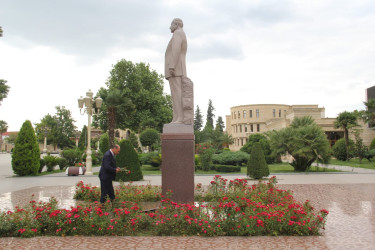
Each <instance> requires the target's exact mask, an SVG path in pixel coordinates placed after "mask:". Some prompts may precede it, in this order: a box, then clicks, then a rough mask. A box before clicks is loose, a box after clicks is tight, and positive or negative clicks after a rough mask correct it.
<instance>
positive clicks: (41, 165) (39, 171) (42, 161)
mask: <svg viewBox="0 0 375 250" xmlns="http://www.w3.org/2000/svg"><path fill="white" fill-rule="evenodd" d="M45 165H46V162H45V161H44V159H43V158H41V159H40V167H39V170H38V173H41V172H42V171H43V168H44V166H45Z"/></svg>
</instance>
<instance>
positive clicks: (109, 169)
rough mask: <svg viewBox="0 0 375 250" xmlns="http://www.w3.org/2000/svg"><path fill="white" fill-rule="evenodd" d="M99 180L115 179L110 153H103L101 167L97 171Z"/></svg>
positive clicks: (113, 160) (114, 169)
mask: <svg viewBox="0 0 375 250" xmlns="http://www.w3.org/2000/svg"><path fill="white" fill-rule="evenodd" d="M99 178H100V179H101V180H104V181H112V180H114V179H115V178H116V162H115V157H114V156H113V155H112V152H111V151H110V150H108V151H107V152H105V154H104V156H103V160H102V166H101V168H100V171H99Z"/></svg>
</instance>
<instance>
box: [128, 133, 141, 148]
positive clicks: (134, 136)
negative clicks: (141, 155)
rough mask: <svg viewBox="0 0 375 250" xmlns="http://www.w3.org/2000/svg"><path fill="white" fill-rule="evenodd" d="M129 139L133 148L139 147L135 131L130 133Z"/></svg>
mask: <svg viewBox="0 0 375 250" xmlns="http://www.w3.org/2000/svg"><path fill="white" fill-rule="evenodd" d="M129 140H130V142H131V143H132V144H133V147H134V148H139V143H138V136H137V135H136V134H135V133H130V135H129Z"/></svg>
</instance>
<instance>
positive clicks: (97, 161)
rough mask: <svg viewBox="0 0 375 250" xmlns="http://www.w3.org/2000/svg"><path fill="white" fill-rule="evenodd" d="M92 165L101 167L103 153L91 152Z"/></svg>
mask: <svg viewBox="0 0 375 250" xmlns="http://www.w3.org/2000/svg"><path fill="white" fill-rule="evenodd" d="M91 157H92V165H94V166H95V165H101V164H102V160H103V153H102V152H101V151H93V152H92V155H91Z"/></svg>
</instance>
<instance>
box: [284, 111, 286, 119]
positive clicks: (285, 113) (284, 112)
mask: <svg viewBox="0 0 375 250" xmlns="http://www.w3.org/2000/svg"><path fill="white" fill-rule="evenodd" d="M284 117H286V109H284Z"/></svg>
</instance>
